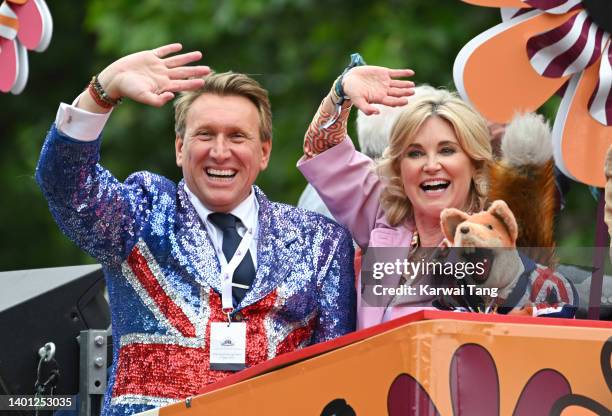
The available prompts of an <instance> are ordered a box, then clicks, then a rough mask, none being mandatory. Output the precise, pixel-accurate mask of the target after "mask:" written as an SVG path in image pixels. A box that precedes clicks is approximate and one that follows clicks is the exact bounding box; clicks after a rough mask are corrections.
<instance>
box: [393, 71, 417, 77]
mask: <svg viewBox="0 0 612 416" xmlns="http://www.w3.org/2000/svg"><path fill="white" fill-rule="evenodd" d="M413 75H414V71H413V70H412V69H390V70H389V76H390V77H392V78H403V77H411V76H413Z"/></svg>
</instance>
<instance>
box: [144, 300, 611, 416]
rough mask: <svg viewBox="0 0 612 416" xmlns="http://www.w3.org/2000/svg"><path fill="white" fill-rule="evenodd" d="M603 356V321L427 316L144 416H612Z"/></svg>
mask: <svg viewBox="0 0 612 416" xmlns="http://www.w3.org/2000/svg"><path fill="white" fill-rule="evenodd" d="M611 354H612V324H611V323H608V322H599V321H578V320H563V319H552V318H526V317H507V316H500V315H481V314H466V313H453V312H438V311H425V312H419V313H416V314H413V315H409V316H406V317H403V318H400V319H397V320H394V321H390V322H387V323H385V324H382V325H378V326H376V327H373V328H368V329H366V330H363V331H359V332H355V333H353V334H349V335H346V336H344V337H342V338H338V339H336V340H334V341H330V342H326V343H323V344H319V345H314V346H312V347H308V348H305V349H303V350H300V351H295V352H293V353H290V354H286V355H283V356H280V357H277V358H275V359H274V360H271V361H268V362H266V363H262V364H260V365H258V366H256V367H252V368H249V369H247V370H244V371H242V372H240V373H236V374H234V375H231V376H229V377H227V378H226V379H224V380H222V381H220V382H218V383H215V384H213V385H210V386H209V387H208V388H207V389H206V390H205V392H204V393H203V394H202V395H199V396H196V397H193V398H189V399H187V400H186V401H182V402H178V403H175V404H173V405H170V406H167V407H164V408H161V409H156V410H151V411H148V412H144V413H142V414H143V415H147V416H151V415H161V416H196V415H197V416H200V415H201V416H204V415H218V414H219V415H220V414H223V415H228V416H229V415H241V416H243V415H245V414H249V415H279V416H280V415H329V416H331V415H333V414H336V415H344V414H346V415H351V414H354V415H357V416H359V415H385V414H389V415H391V416H399V415H455V416H459V415H461V416H468V415H469V416H474V415H487V416H495V415H511V414H513V415H516V416H521V415H522V416H526V415H536V414H563V415H570V414H571V415H575V414H584V415H587V414H609V413H601V412H602V411H603V412H609V411H610V409H611V408H612V394H611V391H612V369H611V362H610V357H611ZM343 412H345V413H343ZM346 412H348V413H346ZM351 412H353V413H351ZM551 412H552V413H551ZM555 412H556V413H555Z"/></svg>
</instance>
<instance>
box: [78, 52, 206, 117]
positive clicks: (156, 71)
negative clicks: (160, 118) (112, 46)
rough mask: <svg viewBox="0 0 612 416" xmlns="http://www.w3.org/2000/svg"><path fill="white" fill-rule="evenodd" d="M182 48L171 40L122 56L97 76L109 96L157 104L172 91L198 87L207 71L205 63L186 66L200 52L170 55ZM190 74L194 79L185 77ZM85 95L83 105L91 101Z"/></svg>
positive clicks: (199, 56)
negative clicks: (152, 47) (170, 41)
mask: <svg viewBox="0 0 612 416" xmlns="http://www.w3.org/2000/svg"><path fill="white" fill-rule="evenodd" d="M182 48H183V46H182V45H181V44H180V43H172V44H169V45H164V46H160V47H159V48H156V49H152V50H148V51H142V52H137V53H133V54H131V55H127V56H124V57H123V58H121V59H119V60H117V61H115V62H113V63H112V64H110V65H109V66H108V67H106V68H105V69H104V70H103V71H102V72H101V73H100V75H99V76H98V80H99V82H100V84H101V85H102V88H103V89H104V90H105V91H106V93H107V94H108V95H109V96H110V97H111V98H112V99H119V98H124V97H126V98H130V99H132V100H134V101H137V102H140V103H143V104H148V105H151V106H155V107H161V106H162V105H164V104H165V103H167V102H168V101H170V100H172V99H173V98H174V93H176V92H180V91H188V90H195V89H198V88H200V87H202V85H204V81H203V80H202V79H201V77H202V76H204V75H207V74H209V73H210V68H209V67H208V66H202V65H194V66H188V64H190V63H193V62H196V61H199V60H200V59H202V53H201V52H198V51H196V52H188V53H183V54H179V55H172V54H175V53H176V52H179V51H180V50H181V49H182ZM192 77H193V78H194V79H189V78H192ZM86 95H87V94H84V95H83V96H82V97H84V96H86ZM89 98H90V97H87V99H86V101H87V102H86V103H83V104H85V105H86V106H87V107H89V105H91V103H92V101H91V100H89Z"/></svg>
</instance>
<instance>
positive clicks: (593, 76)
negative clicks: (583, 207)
mask: <svg viewBox="0 0 612 416" xmlns="http://www.w3.org/2000/svg"><path fill="white" fill-rule="evenodd" d="M600 62H601V57H600V58H599V59H598V60H597V62H595V63H594V64H593V65H591V66H590V67H588V68H587V69H586V70H585V71H584V72H583V73H582V75H581V76H580V80H579V81H578V85H577V86H576V89H575V93H574V97H573V99H572V101H571V104H570V106H569V110H568V115H567V119H566V120H565V125H564V126H563V136H562V138H561V151H562V155H563V164H564V166H565V169H566V170H567V171H568V172H569V173H570V174H571V175H572V176H573V177H574V178H575V179H577V180H578V181H580V182H583V183H585V184H587V185H592V186H596V187H599V188H603V187H605V185H606V178H605V175H604V164H605V159H606V152H607V151H608V148H609V147H610V145H612V127H606V126H604V125H602V124H601V123H599V122H598V121H596V120H595V119H594V118H593V117H592V116H591V114H590V113H589V109H588V104H589V99H590V98H591V94H592V93H593V91H594V89H595V85H596V84H597V80H598V78H599V64H600ZM566 93H570V91H569V89H568V91H567V92H566ZM555 128H556V127H555Z"/></svg>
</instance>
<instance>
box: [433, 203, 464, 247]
mask: <svg viewBox="0 0 612 416" xmlns="http://www.w3.org/2000/svg"><path fill="white" fill-rule="evenodd" d="M468 218H470V216H469V215H468V214H466V213H465V212H463V211H460V210H458V209H457V208H446V209H444V210H442V213H441V214H440V227H441V228H442V234H444V237H445V238H446V239H447V240H448V241H449V242H450V243H451V244H455V231H456V230H457V226H458V225H459V224H461V223H462V222H463V221H465V220H467V219H468Z"/></svg>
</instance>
